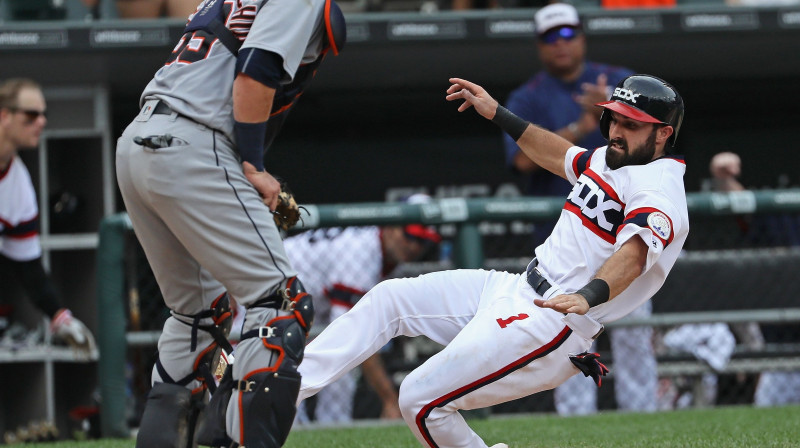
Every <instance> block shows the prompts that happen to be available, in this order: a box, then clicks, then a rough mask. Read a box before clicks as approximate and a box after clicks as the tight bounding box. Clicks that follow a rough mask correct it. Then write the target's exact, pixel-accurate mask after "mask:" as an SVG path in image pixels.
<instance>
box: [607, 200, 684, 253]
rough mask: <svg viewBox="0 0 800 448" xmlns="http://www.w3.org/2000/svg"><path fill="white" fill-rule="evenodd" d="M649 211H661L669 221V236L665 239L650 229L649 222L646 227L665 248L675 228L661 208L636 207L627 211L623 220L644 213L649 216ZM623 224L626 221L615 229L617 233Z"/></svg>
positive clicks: (672, 236) (673, 234) (673, 235)
mask: <svg viewBox="0 0 800 448" xmlns="http://www.w3.org/2000/svg"><path fill="white" fill-rule="evenodd" d="M651 213H661V214H662V215H664V216H665V217H666V218H667V221H669V238H668V239H666V240H665V239H664V238H661V237H660V236H659V235H658V234H656V233H655V232H653V229H650V224H649V223H648V224H647V228H648V229H650V232H651V233H652V234H653V235H654V236H655V237H656V238H658V239H659V240H661V244H662V245H664V247H665V248H666V247H667V246H669V243H671V242H672V239H673V238H675V232H674V230H673V229H675V226H674V225H673V223H672V218H670V217H669V215H667V214H666V213H664V212H662V211H661V210H659V209H657V208H652V207H642V208H637V209H636V210H632V211H631V212H630V213H628V214H627V215H626V216H625V221H630V220H631V219H633V218H634V217H636V216H637V215H646V216H649V215H650V214H651ZM625 224H627V223H626V222H623V224H622V225H621V226H620V227H619V230H617V233H619V231H620V230H622V227H624V226H625Z"/></svg>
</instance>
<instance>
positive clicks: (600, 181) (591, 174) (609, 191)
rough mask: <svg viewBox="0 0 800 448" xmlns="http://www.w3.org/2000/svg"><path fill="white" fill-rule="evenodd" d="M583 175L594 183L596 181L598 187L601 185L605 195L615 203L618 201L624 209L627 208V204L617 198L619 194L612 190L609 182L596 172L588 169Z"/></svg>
mask: <svg viewBox="0 0 800 448" xmlns="http://www.w3.org/2000/svg"><path fill="white" fill-rule="evenodd" d="M583 174H585V175H586V176H587V177H589V178H591V179H592V180H593V181H595V182H596V183H597V185H599V186H600V188H602V189H603V192H604V193H605V194H607V195H608V196H609V197H610V198H611V199H613V200H614V201H616V202H618V203H619V204H620V205H622V208H623V209H624V208H625V204H624V203H623V202H622V200H620V198H619V196H617V192H616V191H614V189H613V188H611V185H609V184H608V182H606V181H604V180H603V179H602V178H601V177H600V175H598V174H597V173H595V172H594V171H592V170H590V169H588V168H587V169H586V171H584V172H583Z"/></svg>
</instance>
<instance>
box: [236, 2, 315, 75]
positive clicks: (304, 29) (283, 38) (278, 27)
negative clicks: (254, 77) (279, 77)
mask: <svg viewBox="0 0 800 448" xmlns="http://www.w3.org/2000/svg"><path fill="white" fill-rule="evenodd" d="M324 4H325V0H302V1H301V0H269V1H268V2H267V3H266V4H265V5H264V6H263V8H262V9H260V10H259V11H258V12H257V15H256V19H255V21H254V22H253V26H252V28H250V32H249V34H248V35H247V39H245V41H244V44H243V45H242V48H259V49H262V50H267V51H271V52H274V53H277V54H279V55H281V57H282V58H283V68H284V70H285V71H286V73H287V74H288V76H289V78H290V79H286V80H284V82H289V81H291V79H293V78H294V75H295V73H296V72H297V68H298V67H299V66H300V64H301V63H302V62H304V57H307V56H309V52H311V53H314V58H312V60H313V59H315V58H316V56H317V55H319V53H320V52H321V50H322V39H321V34H320V33H318V32H316V30H317V28H318V27H319V23H320V20H321V19H322V12H323V6H324ZM306 62H308V61H306Z"/></svg>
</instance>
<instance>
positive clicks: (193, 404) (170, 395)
mask: <svg viewBox="0 0 800 448" xmlns="http://www.w3.org/2000/svg"><path fill="white" fill-rule="evenodd" d="M203 406H204V404H203V395H202V394H198V393H194V394H193V393H192V391H190V390H189V389H186V388H185V387H183V386H179V385H177V384H168V383H156V384H155V385H153V388H152V389H150V393H149V394H148V396H147V403H146V405H145V408H144V414H143V415H142V420H141V422H140V425H139V434H138V435H137V437H136V448H190V447H192V446H193V445H194V440H193V434H194V426H195V424H196V422H197V418H198V415H199V414H200V411H201V410H202V408H203Z"/></svg>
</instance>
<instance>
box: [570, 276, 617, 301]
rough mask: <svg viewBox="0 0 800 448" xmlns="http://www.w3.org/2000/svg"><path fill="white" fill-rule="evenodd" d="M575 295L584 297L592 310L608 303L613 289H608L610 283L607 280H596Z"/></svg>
mask: <svg viewBox="0 0 800 448" xmlns="http://www.w3.org/2000/svg"><path fill="white" fill-rule="evenodd" d="M575 294H580V295H582V296H583V297H584V298H585V299H586V301H587V302H589V308H591V307H593V306H597V305H600V304H601V303H606V302H608V299H609V297H610V296H611V288H609V287H608V283H606V281H605V280H603V279H601V278H596V279H594V280H592V281H590V282H589V283H587V284H586V286H584V287H583V288H581V289H579V290H577V291H576V292H575Z"/></svg>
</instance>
